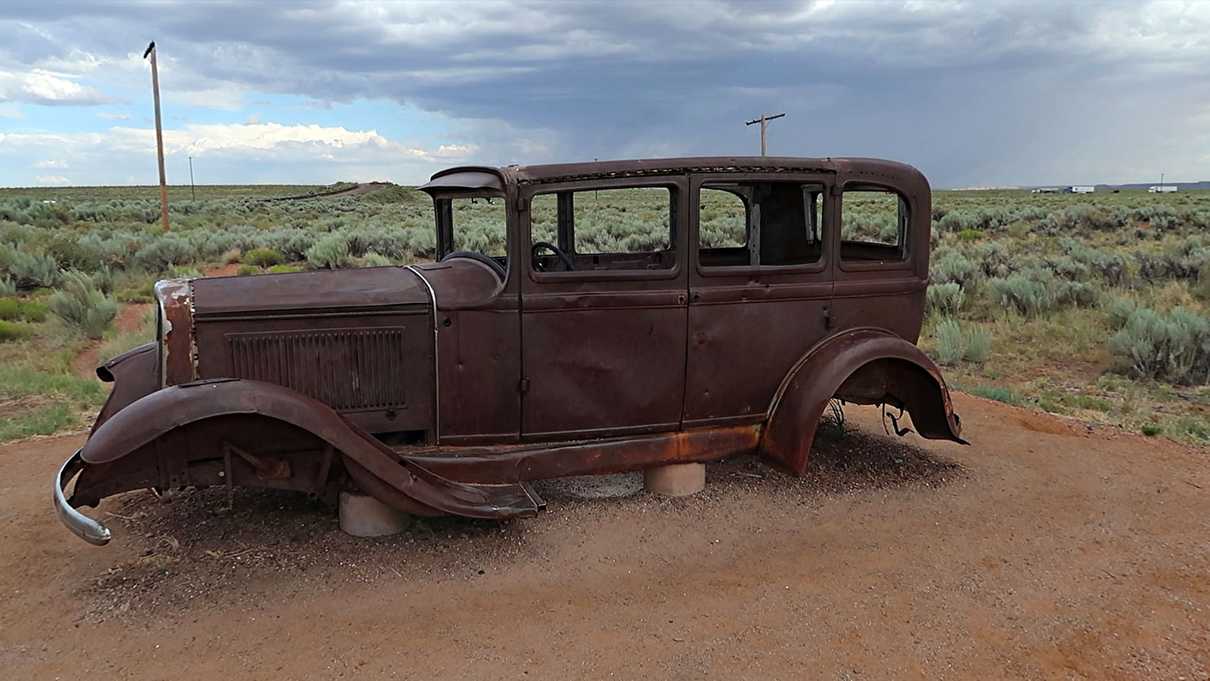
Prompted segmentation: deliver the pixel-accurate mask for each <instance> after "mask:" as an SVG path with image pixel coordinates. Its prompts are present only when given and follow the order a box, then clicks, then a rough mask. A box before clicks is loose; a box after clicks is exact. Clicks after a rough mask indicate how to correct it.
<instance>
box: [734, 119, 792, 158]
mask: <svg viewBox="0 0 1210 681" xmlns="http://www.w3.org/2000/svg"><path fill="white" fill-rule="evenodd" d="M785 115H786V114H785V113H779V114H761V115H760V118H754V119H752V120H750V121H748V122H747V123H744V125H756V124H757V123H760V155H761V156H768V155H769V146H768V144H766V143H765V129H766V128H768V127H769V121H771V120H774V119H777V118H781V117H783V116H785Z"/></svg>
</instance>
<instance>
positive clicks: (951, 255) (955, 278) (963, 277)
mask: <svg viewBox="0 0 1210 681" xmlns="http://www.w3.org/2000/svg"><path fill="white" fill-rule="evenodd" d="M929 270H930V272H929V279H930V280H931V281H933V282H934V283H938V284H945V283H954V284H958V285H959V286H962V287H963V288H968V289H969V288H971V287H973V286H974V285H975V280H976V279H977V278H978V277H979V266H978V265H976V264H975V263H974V262H972V261H971V260H970V259H968V258H967V257H966V256H964V255H962V254H961V253H959V252H958V251H952V250H943V251H941V252H940V253H938V255H937V258H936V259H934V260H933V263H932V266H931V267H929Z"/></svg>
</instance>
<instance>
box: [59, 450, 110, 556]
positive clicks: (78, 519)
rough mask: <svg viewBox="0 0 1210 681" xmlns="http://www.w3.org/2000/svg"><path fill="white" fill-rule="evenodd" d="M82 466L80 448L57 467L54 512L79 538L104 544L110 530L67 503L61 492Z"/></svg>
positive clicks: (96, 543) (95, 543)
mask: <svg viewBox="0 0 1210 681" xmlns="http://www.w3.org/2000/svg"><path fill="white" fill-rule="evenodd" d="M82 468H84V461H83V460H82V459H81V458H80V450H78V449H77V450H76V453H75V454H72V455H71V458H69V459H68V460H67V461H64V462H63V465H62V466H60V467H59V474H58V475H56V476H55V485H54V487H55V492H54V493H55V512H56V513H58V514H59V520H61V521H63V524H64V525H66V526H67V529H69V530H71V531H72V533H73V534H75V535H76V536H77V537H79V538H80V539H83V540H84V541H86V542H88V543H89V544H93V545H95V546H104V545H106V544H108V543H109V538H110V532H109V528H108V527H105V526H104V525H102V524H101V523H99V522H97V521H95V520H93V519H92V518H89V517H88V516H86V515H84V514H83V513H80V512H79V511H77V510H76V509H75V508H74V507H72V505H71V504H69V503H67V497H66V496H65V495H64V494H63V490H64V489H65V488H66V487H67V485H68V483H70V482H71V481H72V478H75V477H76V474H78V473H79V472H80V470H81V469H82Z"/></svg>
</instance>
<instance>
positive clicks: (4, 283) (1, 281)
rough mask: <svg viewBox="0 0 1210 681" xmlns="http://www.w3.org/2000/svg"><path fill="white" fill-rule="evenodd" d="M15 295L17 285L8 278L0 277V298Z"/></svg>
mask: <svg viewBox="0 0 1210 681" xmlns="http://www.w3.org/2000/svg"><path fill="white" fill-rule="evenodd" d="M15 295H17V283H16V282H15V281H13V280H12V279H10V278H8V277H0V296H15Z"/></svg>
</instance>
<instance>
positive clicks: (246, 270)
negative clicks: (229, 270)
mask: <svg viewBox="0 0 1210 681" xmlns="http://www.w3.org/2000/svg"><path fill="white" fill-rule="evenodd" d="M252 274H260V268H259V267H257V266H256V265H240V266H239V269H237V270H235V276H237V277H246V276H249V275H252Z"/></svg>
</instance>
